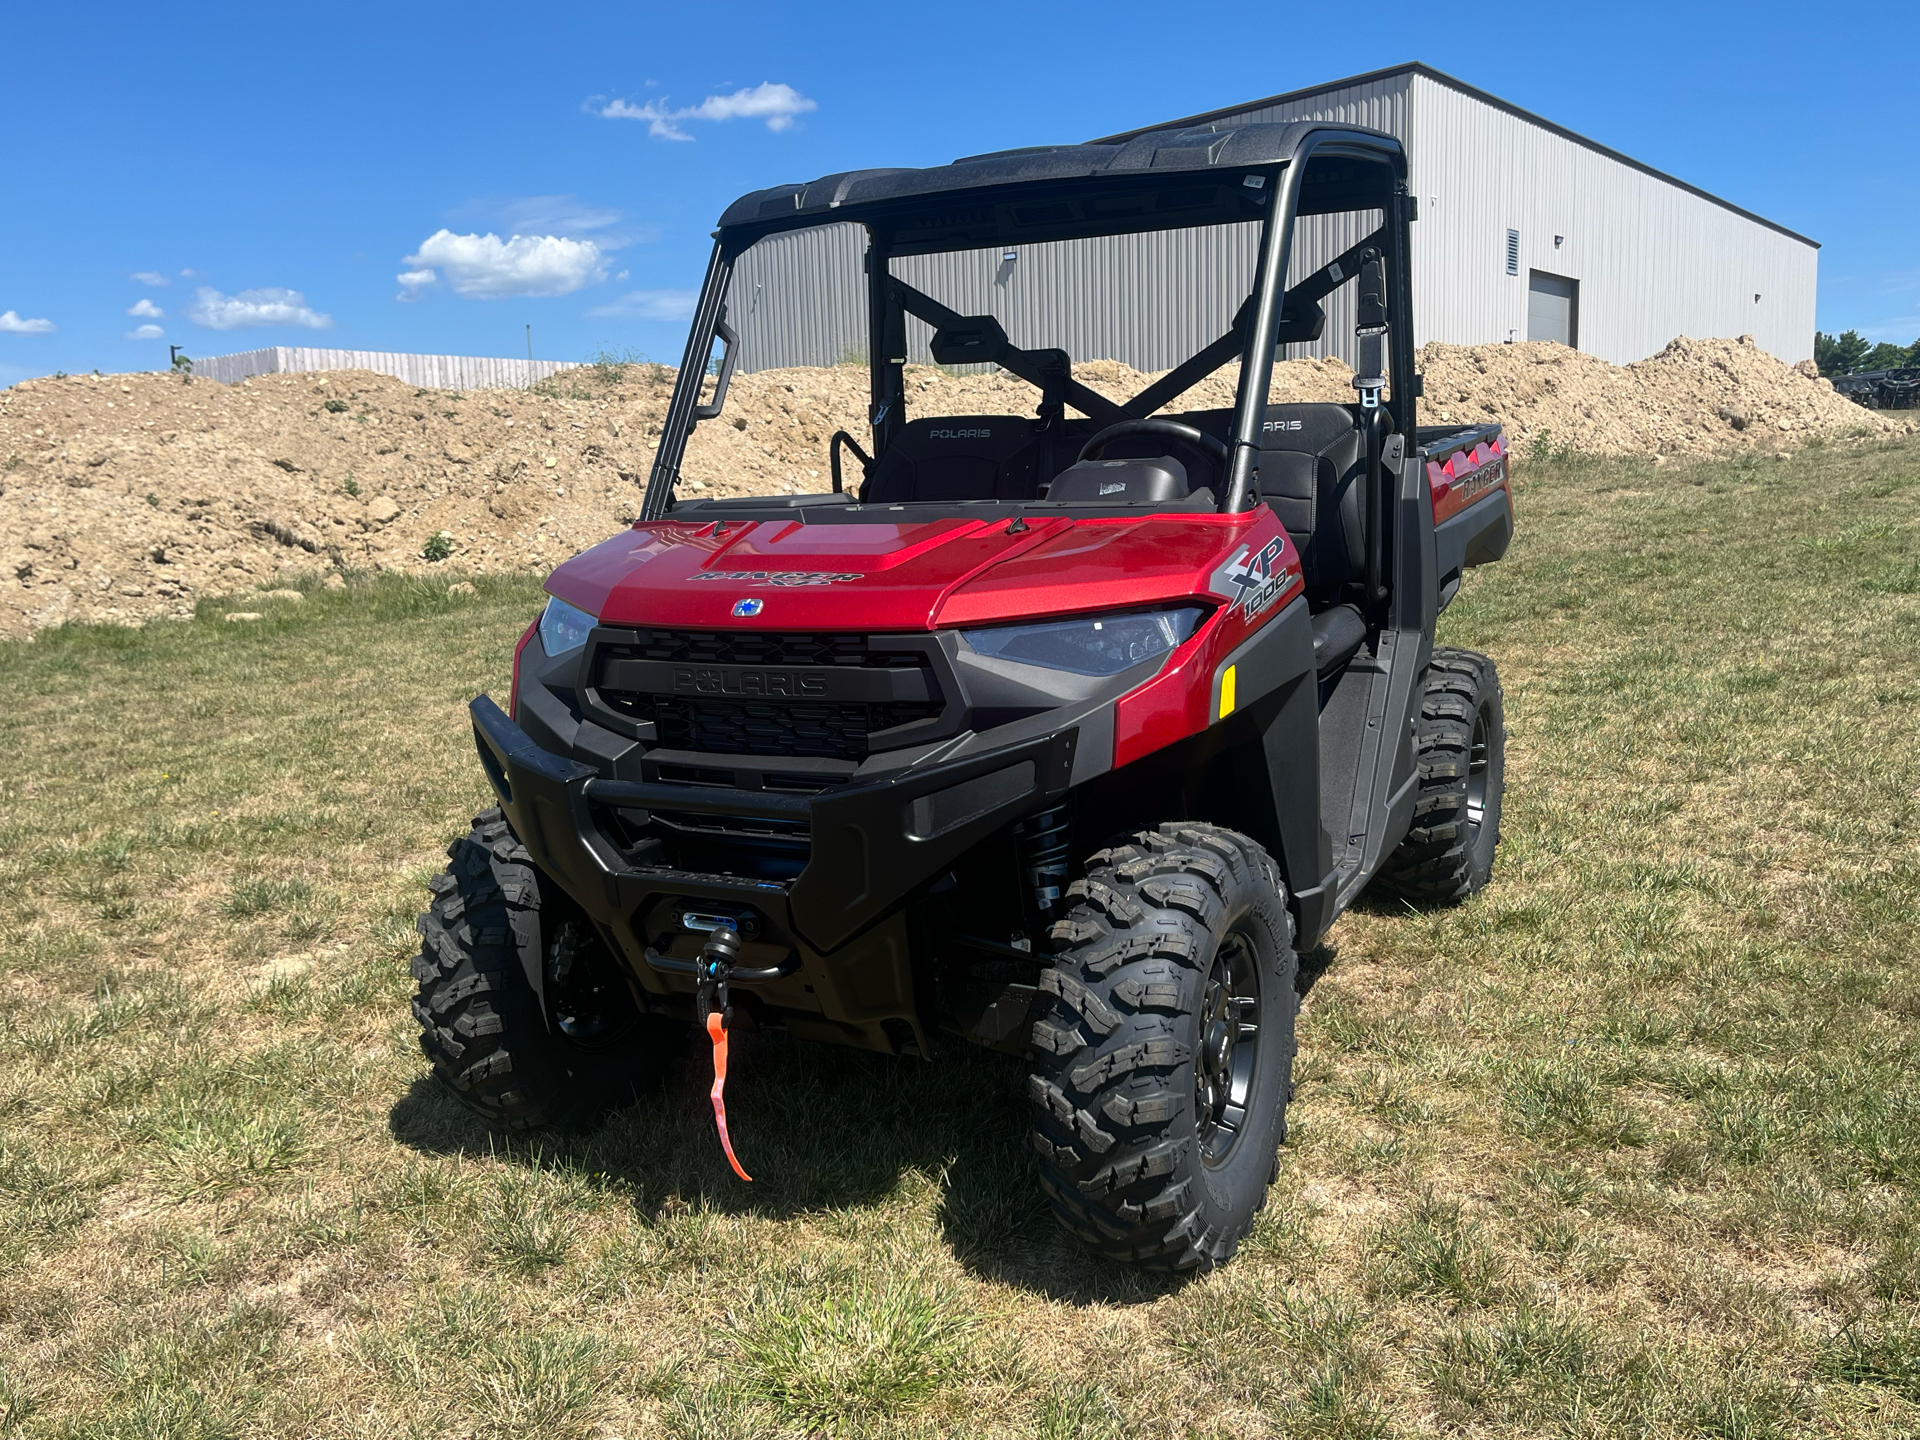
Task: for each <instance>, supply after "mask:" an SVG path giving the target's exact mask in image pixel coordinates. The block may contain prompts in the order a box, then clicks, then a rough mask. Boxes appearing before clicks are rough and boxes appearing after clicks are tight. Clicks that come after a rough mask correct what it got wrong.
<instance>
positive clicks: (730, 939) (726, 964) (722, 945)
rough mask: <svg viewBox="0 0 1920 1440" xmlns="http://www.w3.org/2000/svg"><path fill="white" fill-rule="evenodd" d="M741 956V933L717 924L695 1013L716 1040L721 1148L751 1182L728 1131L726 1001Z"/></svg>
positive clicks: (705, 953)
mask: <svg viewBox="0 0 1920 1440" xmlns="http://www.w3.org/2000/svg"><path fill="white" fill-rule="evenodd" d="M739 958H740V936H739V934H738V933H737V932H736V931H735V930H734V928H733V927H732V926H731V925H720V926H716V927H715V928H714V929H713V930H711V931H709V932H708V934H707V943H706V944H705V945H703V946H702V947H701V948H700V978H699V981H698V982H697V984H696V985H695V987H694V1013H695V1015H696V1016H697V1017H698V1019H699V1021H700V1023H701V1024H702V1025H703V1026H704V1027H705V1028H706V1032H707V1038H708V1039H709V1040H711V1041H712V1042H713V1089H712V1090H711V1091H710V1092H709V1096H710V1098H711V1099H712V1101H713V1123H714V1125H715V1127H716V1128H718V1130H719V1131H720V1148H721V1149H722V1150H724V1151H725V1152H726V1154H727V1163H728V1164H729V1165H731V1166H732V1167H733V1173H734V1174H736V1175H738V1176H739V1177H740V1178H741V1179H742V1180H746V1181H748V1182H751V1181H752V1179H753V1177H752V1176H751V1175H749V1174H747V1172H746V1169H745V1167H743V1166H742V1165H741V1164H740V1160H739V1158H738V1157H737V1156H736V1155H735V1154H734V1153H733V1139H732V1137H731V1136H729V1135H728V1134H727V1097H726V1089H727V1027H728V1026H729V1025H731V1024H732V1023H733V1007H732V1005H730V1004H729V1003H728V1001H727V977H728V976H729V975H731V974H732V973H733V967H734V962H735V961H736V960H738V959H739Z"/></svg>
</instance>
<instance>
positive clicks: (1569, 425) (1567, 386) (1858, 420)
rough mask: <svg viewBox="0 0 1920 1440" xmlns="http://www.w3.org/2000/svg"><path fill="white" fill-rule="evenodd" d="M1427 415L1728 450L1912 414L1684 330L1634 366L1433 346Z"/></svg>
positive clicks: (1560, 438)
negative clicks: (1876, 407)
mask: <svg viewBox="0 0 1920 1440" xmlns="http://www.w3.org/2000/svg"><path fill="white" fill-rule="evenodd" d="M1420 368H1421V372H1422V373H1423V374H1424V375H1425V376H1426V382H1425V383H1426V389H1425V397H1424V401H1423V404H1422V408H1421V412H1420V413H1421V418H1422V420H1423V422H1424V423H1426V424H1431V425H1442V424H1448V423H1464V422H1468V421H1480V420H1498V421H1500V422H1501V423H1502V424H1504V425H1505V426H1506V428H1507V434H1508V435H1509V436H1511V437H1512V439H1513V441H1514V443H1515V446H1516V447H1517V448H1518V449H1519V451H1520V453H1522V454H1525V453H1526V452H1527V451H1529V450H1533V449H1547V450H1580V451H1586V452H1588V453H1592V454H1600V455H1621V454H1639V455H1676V456H1680V455H1716V454H1723V453H1726V452H1728V451H1734V450H1741V449H1754V448H1758V449H1761V450H1764V451H1777V450H1779V449H1780V448H1782V446H1783V445H1790V444H1796V443H1798V442H1800V441H1803V440H1805V439H1807V438H1808V437H1810V436H1812V435H1831V434H1836V433H1839V434H1846V433H1849V432H1853V431H1860V432H1862V433H1868V434H1891V433H1898V432H1901V431H1904V430H1908V429H1911V428H1913V422H1912V420H1911V419H1910V418H1907V417H1901V418H1892V417H1889V416H1886V415H1882V414H1879V413H1876V412H1874V411H1871V410H1863V409H1862V408H1861V407H1860V406H1858V405H1856V404H1854V403H1853V402H1852V401H1851V400H1849V399H1847V398H1846V397H1845V396H1843V395H1840V394H1838V393H1837V392H1836V391H1835V390H1834V388H1833V386H1832V384H1831V383H1830V382H1828V381H1826V380H1822V379H1820V378H1819V377H1818V376H1817V375H1814V374H1810V373H1808V371H1811V369H1812V367H1811V366H1810V365H1809V366H1808V367H1807V370H1801V369H1798V368H1795V367H1792V366H1788V365H1783V364H1781V362H1780V361H1778V360H1776V359H1774V358H1773V356H1771V355H1769V354H1768V353H1767V352H1766V351H1764V350H1762V349H1760V348H1759V347H1758V346H1756V345H1755V344H1754V343H1753V338H1752V337H1751V336H1748V335H1743V336H1741V337H1740V338H1739V339H1738V340H1689V339H1686V338H1685V337H1682V338H1681V339H1678V340H1675V341H1674V342H1673V343H1672V344H1671V345H1669V346H1667V348H1666V349H1664V350H1662V351H1661V352H1660V353H1659V354H1658V355H1654V356H1650V357H1649V358H1647V359H1645V360H1640V361H1637V362H1635V363H1634V364H1632V365H1609V364H1608V363H1607V362H1606V361H1604V360H1599V359H1596V358H1595V357H1593V356H1591V355H1586V354H1582V353H1581V352H1580V351H1578V350H1569V349H1567V347H1566V346H1564V345H1554V344H1546V343H1528V344H1516V345H1464V346H1463V345H1428V346H1426V347H1425V348H1424V349H1422V350H1421V352H1420Z"/></svg>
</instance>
